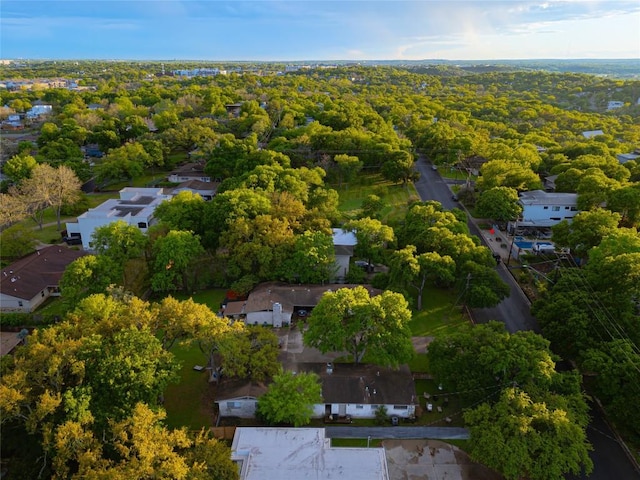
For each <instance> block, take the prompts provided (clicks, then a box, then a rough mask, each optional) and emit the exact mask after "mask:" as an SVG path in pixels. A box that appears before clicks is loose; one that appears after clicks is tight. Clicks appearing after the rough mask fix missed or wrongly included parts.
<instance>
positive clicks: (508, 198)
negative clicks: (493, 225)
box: [476, 187, 522, 222]
mask: <svg viewBox="0 0 640 480" xmlns="http://www.w3.org/2000/svg"><path fill="white" fill-rule="evenodd" d="M476 212H477V213H478V215H480V216H481V217H483V218H491V219H493V220H497V221H501V222H507V221H509V220H515V219H516V218H518V216H519V215H520V214H521V213H522V205H520V203H519V202H518V192H517V190H516V189H514V188H509V187H493V188H490V189H488V190H485V191H483V192H481V193H480V196H479V197H478V200H477V202H476Z"/></svg>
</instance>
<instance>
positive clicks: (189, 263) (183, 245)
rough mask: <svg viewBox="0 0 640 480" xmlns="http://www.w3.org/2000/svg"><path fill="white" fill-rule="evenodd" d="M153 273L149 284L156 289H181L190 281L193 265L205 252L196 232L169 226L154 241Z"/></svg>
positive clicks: (159, 290)
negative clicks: (165, 231) (166, 232)
mask: <svg viewBox="0 0 640 480" xmlns="http://www.w3.org/2000/svg"><path fill="white" fill-rule="evenodd" d="M152 249H153V274H152V277H151V288H152V289H153V290H154V291H156V292H163V291H164V292H166V291H172V290H179V289H182V290H184V291H186V292H188V291H190V290H191V288H190V286H192V285H193V281H194V280H195V278H194V276H195V275H194V271H193V270H194V269H193V267H194V266H195V265H196V264H197V263H198V262H199V261H200V258H201V257H202V255H204V249H203V248H202V245H200V239H199V237H198V236H197V235H193V234H192V233H191V232H187V231H184V230H172V231H170V232H169V233H168V234H167V235H166V236H165V237H161V238H158V239H157V240H156V241H155V242H154V244H153V247H152Z"/></svg>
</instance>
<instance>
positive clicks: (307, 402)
mask: <svg viewBox="0 0 640 480" xmlns="http://www.w3.org/2000/svg"><path fill="white" fill-rule="evenodd" d="M321 402H322V387H321V386H320V379H319V378H318V376H317V375H316V374H315V373H307V372H298V373H293V372H290V371H285V372H282V373H280V374H278V375H276V376H275V377H274V378H273V383H271V384H270V385H269V389H268V390H267V392H266V393H265V394H264V395H262V396H261V397H260V398H259V399H258V406H257V414H258V415H259V416H260V417H262V418H264V419H265V420H266V421H267V422H269V423H270V424H275V425H278V424H283V423H284V424H291V425H293V426H294V427H301V426H303V425H307V424H308V423H309V422H310V421H311V416H312V415H313V405H314V404H316V403H321Z"/></svg>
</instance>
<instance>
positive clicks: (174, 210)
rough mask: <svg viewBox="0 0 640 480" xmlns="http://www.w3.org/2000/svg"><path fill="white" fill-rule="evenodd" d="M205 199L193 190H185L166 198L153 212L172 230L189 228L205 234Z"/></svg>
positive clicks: (199, 233)
mask: <svg viewBox="0 0 640 480" xmlns="http://www.w3.org/2000/svg"><path fill="white" fill-rule="evenodd" d="M205 208H206V205H205V201H204V199H203V198H202V197H201V196H200V195H198V194H197V193H194V192H192V191H191V190H184V191H182V192H180V193H178V194H177V195H174V196H173V197H171V198H170V199H169V200H165V201H164V202H162V203H161V204H160V205H158V206H157V207H156V209H155V210H154V212H153V214H154V216H155V217H156V218H158V219H159V220H160V221H161V222H164V223H166V224H167V225H168V226H169V228H171V229H172V230H189V231H192V232H193V233H195V234H197V235H202V234H204V233H205V232H204V227H203V215H204V211H205Z"/></svg>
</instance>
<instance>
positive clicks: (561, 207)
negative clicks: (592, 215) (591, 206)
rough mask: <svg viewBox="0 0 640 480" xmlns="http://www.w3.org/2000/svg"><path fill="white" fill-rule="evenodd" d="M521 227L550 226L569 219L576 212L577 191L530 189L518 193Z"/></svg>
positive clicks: (519, 224) (519, 222)
mask: <svg viewBox="0 0 640 480" xmlns="http://www.w3.org/2000/svg"><path fill="white" fill-rule="evenodd" d="M519 201H520V204H521V205H522V214H521V215H520V218H519V219H518V226H521V227H550V226H553V225H556V224H557V223H560V222H561V221H562V220H571V219H572V218H573V217H575V216H576V215H577V214H578V207H577V201H578V194H577V193H557V192H545V191H544V190H532V191H529V192H522V193H521V194H520V199H519Z"/></svg>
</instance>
